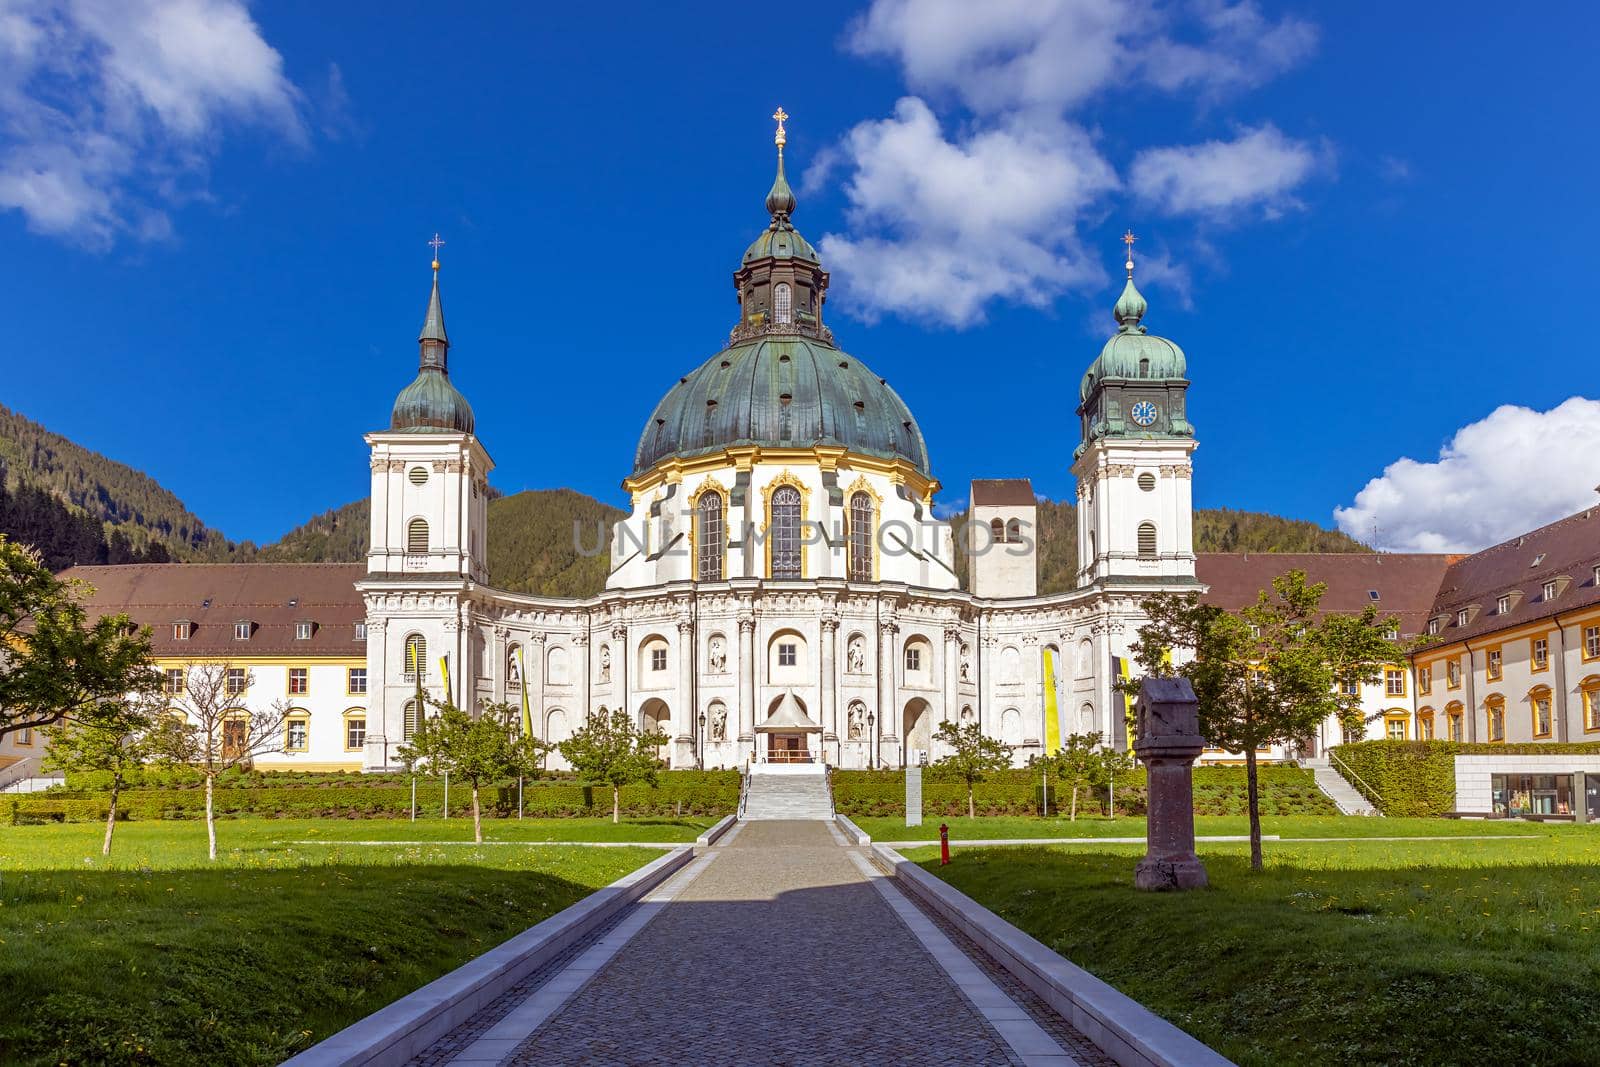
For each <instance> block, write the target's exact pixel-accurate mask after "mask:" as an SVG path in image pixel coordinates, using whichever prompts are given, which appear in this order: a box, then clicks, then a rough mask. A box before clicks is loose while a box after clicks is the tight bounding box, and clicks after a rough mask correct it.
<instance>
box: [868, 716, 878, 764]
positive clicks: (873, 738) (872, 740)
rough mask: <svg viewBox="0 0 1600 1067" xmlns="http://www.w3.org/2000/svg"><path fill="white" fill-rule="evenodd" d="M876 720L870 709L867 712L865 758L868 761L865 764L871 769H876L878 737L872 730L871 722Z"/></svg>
mask: <svg viewBox="0 0 1600 1067" xmlns="http://www.w3.org/2000/svg"><path fill="white" fill-rule="evenodd" d="M877 721H878V719H877V716H875V715H873V714H872V712H870V711H869V712H867V759H868V761H869V762H868V763H867V766H868V767H870V768H871V769H872V770H877V769H878V739H877V735H876V734H874V733H873V732H872V724H873V723H875V722H877Z"/></svg>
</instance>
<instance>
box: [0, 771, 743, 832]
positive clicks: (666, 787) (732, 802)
mask: <svg viewBox="0 0 1600 1067" xmlns="http://www.w3.org/2000/svg"><path fill="white" fill-rule="evenodd" d="M241 777H244V776H241ZM296 777H298V778H310V777H313V776H310V775H297V776H296ZM349 777H350V776H347V775H339V774H330V775H324V776H322V778H323V781H322V782H320V783H318V782H309V781H296V782H293V783H290V784H283V785H278V784H264V783H263V782H261V781H258V780H255V779H247V780H246V781H245V782H243V783H241V782H240V780H239V779H238V778H235V779H230V784H228V785H218V786H217V788H216V789H215V790H214V793H213V804H214V807H215V810H216V812H217V814H218V815H224V816H255V817H284V818H404V817H405V816H407V815H409V814H410V813H411V780H410V778H408V777H407V776H405V775H371V776H363V777H361V778H360V779H359V780H357V781H345V780H344V779H346V778H349ZM369 778H370V779H372V780H370V781H369V780H368V779H369ZM479 800H480V802H481V803H482V804H483V809H484V814H485V815H489V816H500V817H505V816H514V815H516V813H517V785H516V782H514V781H513V782H510V783H506V784H501V785H495V786H492V787H490V788H488V789H485V790H483V791H481V792H480V794H479ZM471 803H472V793H471V790H470V789H468V788H467V787H466V786H464V785H462V784H460V783H455V784H454V786H453V787H452V789H451V791H450V810H451V812H452V813H454V814H465V813H466V812H468V811H469V810H470V806H471ZM621 804H622V812H623V814H625V815H635V816H638V815H672V814H676V813H678V812H682V813H683V814H685V815H724V814H727V813H729V812H732V811H734V810H736V809H737V808H738V806H739V772H738V771H665V772H663V773H662V774H661V776H660V783H659V784H658V785H656V786H654V787H651V786H646V785H631V786H627V787H626V788H624V789H623V790H622V796H621ZM443 807H444V783H443V782H442V781H440V780H439V779H437V778H418V779H417V810H418V812H419V813H422V814H425V815H430V816H431V815H435V814H438V813H440V812H441V811H442V810H443ZM110 809H111V798H110V794H109V792H107V791H104V790H86V789H55V790H50V791H48V792H44V793H26V794H19V795H17V796H15V797H13V798H11V803H10V805H9V806H8V807H7V808H5V809H4V810H0V818H4V819H6V820H7V821H9V822H11V823H12V824H19V823H36V822H92V821H95V820H99V819H104V818H105V817H106V814H107V813H108V812H109V811H110ZM205 810H206V795H205V789H204V786H203V783H202V784H201V785H199V786H194V785H185V786H181V787H179V786H138V787H130V788H127V789H124V790H123V791H122V793H121V794H120V795H119V796H118V798H117V814H118V817H119V818H124V819H135V820H140V821H143V820H153V819H199V818H203V817H204V816H205ZM522 810H523V812H524V813H526V814H528V815H533V816H580V815H609V814H610V813H611V790H610V789H609V788H608V787H605V786H588V785H584V784H583V783H581V782H578V781H576V780H574V779H571V778H568V779H566V780H554V781H552V780H539V781H533V782H527V783H525V784H524V787H523V809H522Z"/></svg>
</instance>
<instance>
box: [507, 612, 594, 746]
mask: <svg viewBox="0 0 1600 1067" xmlns="http://www.w3.org/2000/svg"><path fill="white" fill-rule="evenodd" d="M544 639H545V635H544V634H543V633H534V634H529V635H528V641H527V644H525V645H523V646H522V647H523V648H524V649H525V650H526V653H525V655H524V656H523V659H524V660H525V661H526V662H525V663H523V665H522V687H523V688H524V689H526V690H527V692H528V714H530V715H532V716H533V736H534V737H537V738H538V739H539V740H541V741H548V740H549V738H547V737H546V736H545V721H544ZM529 687H531V688H529ZM579 725H581V723H575V724H573V728H574V729H576V728H577V727H578V726H579Z"/></svg>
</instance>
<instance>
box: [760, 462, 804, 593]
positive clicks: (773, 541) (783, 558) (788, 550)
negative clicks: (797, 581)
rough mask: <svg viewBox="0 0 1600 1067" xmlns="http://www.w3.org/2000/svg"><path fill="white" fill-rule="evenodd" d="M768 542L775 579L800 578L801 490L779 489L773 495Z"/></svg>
mask: <svg viewBox="0 0 1600 1067" xmlns="http://www.w3.org/2000/svg"><path fill="white" fill-rule="evenodd" d="M767 538H768V541H767V543H768V544H769V545H771V546H772V548H771V551H772V577H773V578H799V577H801V574H800V490H798V489H796V488H795V487H794V486H792V485H783V486H779V487H778V490H777V492H775V493H773V494H772V528H771V529H769V530H768V531H767Z"/></svg>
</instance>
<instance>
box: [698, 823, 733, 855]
mask: <svg viewBox="0 0 1600 1067" xmlns="http://www.w3.org/2000/svg"><path fill="white" fill-rule="evenodd" d="M738 821H739V816H737V815H724V816H723V817H722V819H721V820H720V821H719V822H718V823H717V825H715V826H713V827H712V828H711V829H709V830H707V831H706V832H705V833H703V834H701V835H700V836H699V837H697V838H695V841H694V847H695V848H710V847H711V846H712V845H714V844H716V843H717V838H719V837H721V836H722V835H723V834H725V833H727V832H728V831H729V830H731V829H732V828H733V824H734V823H736V822H738Z"/></svg>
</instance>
